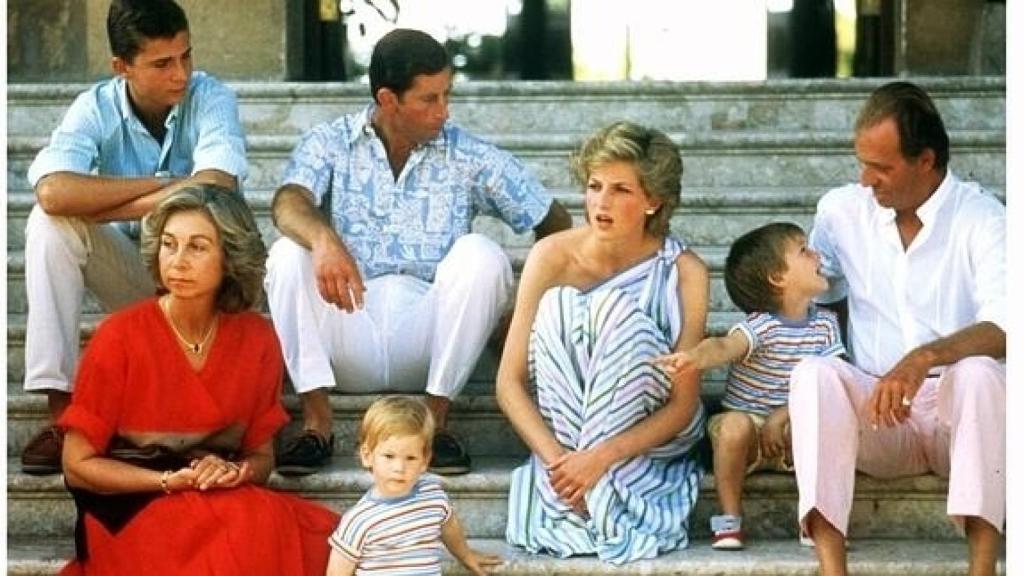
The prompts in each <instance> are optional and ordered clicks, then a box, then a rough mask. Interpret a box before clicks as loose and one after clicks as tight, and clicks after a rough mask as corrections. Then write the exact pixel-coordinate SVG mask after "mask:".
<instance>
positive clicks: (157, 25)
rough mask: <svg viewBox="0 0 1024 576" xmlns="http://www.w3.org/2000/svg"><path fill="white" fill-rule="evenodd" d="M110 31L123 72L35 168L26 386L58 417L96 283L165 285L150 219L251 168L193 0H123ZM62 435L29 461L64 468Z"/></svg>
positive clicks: (38, 445) (121, 291)
mask: <svg viewBox="0 0 1024 576" xmlns="http://www.w3.org/2000/svg"><path fill="white" fill-rule="evenodd" d="M107 35H108V38H109V40H110V48H111V52H112V53H113V60H112V66H113V69H114V72H115V74H116V76H115V77H114V78H112V79H110V80H106V81H104V82H100V83H99V84H96V85H95V86H93V87H91V88H90V89H88V90H86V91H85V92H83V93H81V94H79V95H78V97H77V98H76V99H75V101H74V103H73V104H72V105H71V107H70V108H69V109H68V111H67V113H66V114H65V116H64V119H63V120H62V121H61V124H60V126H58V127H57V129H56V130H54V132H53V135H52V137H51V138H50V142H49V144H48V145H47V146H46V147H45V148H43V149H42V150H40V152H39V154H38V155H37V156H36V158H35V161H33V162H32V166H31V167H30V168H29V171H28V179H29V182H30V183H31V184H32V186H33V187H34V189H35V193H36V199H37V202H38V203H37V205H36V206H35V207H34V208H33V209H32V212H31V213H30V214H29V218H28V224H27V225H26V228H25V288H26V292H27V297H28V308H29V312H28V318H27V327H26V335H25V389H26V390H27V391H32V392H43V391H45V392H46V393H47V395H48V400H49V407H50V417H51V419H52V421H53V422H56V421H57V419H58V418H59V417H60V414H61V413H62V412H63V411H64V408H66V407H67V405H68V402H69V401H70V398H71V389H72V382H73V376H74V370H75V366H76V365H77V362H78V346H79V334H78V326H79V321H80V316H81V309H82V297H83V296H84V294H85V290H86V289H89V290H90V291H92V292H93V294H95V295H96V296H97V298H98V299H99V300H100V302H101V303H102V304H103V305H104V306H106V307H107V308H108V309H117V308H120V307H121V306H124V305H125V304H128V303H130V302H133V301H135V300H137V299H138V298H141V297H144V296H150V295H152V294H153V293H154V289H155V288H154V285H153V280H152V276H151V275H150V273H149V272H148V271H147V270H146V268H145V266H144V265H143V263H142V259H141V256H140V254H139V248H138V246H137V244H136V242H134V241H133V239H132V236H137V220H138V218H140V217H142V216H143V215H145V214H146V213H148V212H149V211H150V210H151V209H152V208H153V207H154V206H155V205H156V204H157V203H158V202H159V201H160V200H161V199H163V198H164V197H165V196H167V195H168V194H170V193H171V192H173V191H175V190H177V189H179V188H181V187H183V186H186V185H191V184H196V183H210V184H220V185H222V186H225V187H228V188H231V189H237V183H238V181H239V179H240V178H242V177H243V176H244V175H245V172H246V161H245V142H244V136H243V134H242V128H241V126H240V124H239V121H238V106H237V104H236V101H235V95H234V94H233V93H232V92H231V91H230V90H229V89H228V88H226V87H225V86H224V85H222V84H221V83H220V82H218V81H217V80H215V79H214V78H213V77H211V76H207V75H206V74H204V73H202V72H193V71H192V45H191V41H190V38H189V31H188V19H187V18H186V16H185V13H184V11H182V9H181V7H179V6H178V5H177V4H175V3H174V2H173V0H146V1H142V0H114V1H113V2H112V3H111V5H110V10H109V12H108V14H107ZM112 222H116V223H117V224H116V225H115V224H110V223H112ZM133 232H136V234H133ZM182 328H183V331H184V332H186V334H185V336H187V337H192V336H197V335H198V336H199V337H197V338H196V340H199V339H200V338H201V330H202V328H196V329H195V330H192V329H191V328H192V327H189V326H183V327H182ZM62 443H63V437H62V434H61V432H60V431H59V430H57V429H55V428H54V427H53V426H52V425H51V426H49V427H47V428H46V429H44V430H43V431H42V432H40V433H39V434H37V435H36V437H35V438H33V439H32V440H31V441H30V442H29V443H28V445H27V446H26V448H25V451H24V452H23V453H22V469H23V470H24V471H25V472H27V473H35V474H50V473H55V472H57V471H59V470H60V456H61V448H62Z"/></svg>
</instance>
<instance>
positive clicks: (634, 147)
mask: <svg viewBox="0 0 1024 576" xmlns="http://www.w3.org/2000/svg"><path fill="white" fill-rule="evenodd" d="M611 162H629V163H631V164H633V166H635V167H636V173H637V176H638V178H639V180H640V185H641V186H643V189H644V191H645V192H646V193H647V195H648V196H649V197H650V198H651V199H653V200H656V201H658V202H660V204H661V205H660V206H659V208H658V210H657V211H656V212H655V213H654V214H653V215H651V216H648V217H647V222H646V223H645V225H644V229H645V230H646V231H647V232H648V233H649V234H651V235H653V236H656V237H659V238H664V237H665V236H667V235H668V232H669V222H670V221H671V219H672V212H673V211H674V210H675V209H676V206H678V205H679V194H680V191H681V190H682V178H683V159H682V157H681V156H680V155H679V148H678V147H677V146H676V145H675V143H674V142H672V140H671V139H670V138H669V137H668V136H666V135H665V133H664V132H661V131H660V130H655V129H654V128H647V127H645V126H640V125H638V124H634V123H632V122H616V123H614V124H612V125H610V126H607V127H605V128H602V129H601V130H599V131H598V132H597V133H595V134H593V135H592V136H590V137H589V138H587V140H586V141H585V142H583V145H582V146H580V149H579V151H578V152H576V153H575V154H574V155H573V157H572V167H573V172H574V173H575V176H576V179H577V180H578V181H579V183H580V184H582V185H583V186H584V187H585V186H586V185H587V180H589V179H590V173H591V172H592V171H593V170H594V168H596V167H598V166H603V165H605V164H609V163H611ZM588 219H589V216H588Z"/></svg>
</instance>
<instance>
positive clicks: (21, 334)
mask: <svg viewBox="0 0 1024 576" xmlns="http://www.w3.org/2000/svg"><path fill="white" fill-rule="evenodd" d="M263 314H264V316H266V317H267V318H268V319H269V318H270V316H269V314H268V313H266V312H264V313H263ZM105 316H106V314H99V313H94V314H83V315H82V321H81V323H80V329H79V334H80V335H81V338H82V341H83V342H84V341H85V340H86V339H87V338H88V337H89V336H90V335H92V333H93V332H95V330H96V325H97V324H98V323H99V321H100V320H101V319H102V318H104V317H105ZM25 317H26V315H25V314H8V315H7V347H8V348H11V347H12V345H18V344H21V345H24V342H25ZM742 318H743V313H742V312H738V311H735V310H729V311H725V310H723V311H718V310H713V311H711V312H709V313H708V321H707V332H708V334H709V335H723V334H725V332H726V330H728V329H729V328H730V327H731V326H732V325H733V324H735V323H736V322H738V321H739V320H741V319H742Z"/></svg>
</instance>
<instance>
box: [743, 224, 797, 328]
mask: <svg viewBox="0 0 1024 576" xmlns="http://www.w3.org/2000/svg"><path fill="white" fill-rule="evenodd" d="M803 236H804V231H803V229H801V228H800V227H799V226H797V225H796V224H792V223H790V222H773V223H771V224H766V225H764V226H761V227H760V228H756V229H754V230H751V231H750V232H747V233H746V234H744V235H742V236H740V237H739V238H737V239H736V241H735V242H733V243H732V246H730V247H729V255H728V256H726V258H725V290H726V292H728V293H729V298H730V299H732V301H733V304H735V305H736V306H738V307H739V308H740V310H743V311H744V312H746V313H747V314H750V313H751V312H778V311H779V309H780V308H781V307H782V299H781V294H779V291H778V290H777V289H776V288H775V287H774V286H772V283H771V282H769V277H770V276H771V275H772V274H778V273H780V272H785V271H786V242H787V241H789V240H794V239H798V238H802V237H803Z"/></svg>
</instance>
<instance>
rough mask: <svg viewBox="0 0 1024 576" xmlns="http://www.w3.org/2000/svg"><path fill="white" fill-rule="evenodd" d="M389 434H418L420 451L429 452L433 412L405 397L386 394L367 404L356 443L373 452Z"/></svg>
mask: <svg viewBox="0 0 1024 576" xmlns="http://www.w3.org/2000/svg"><path fill="white" fill-rule="evenodd" d="M392 436H419V437H420V438H421V439H422V440H423V450H424V451H425V452H427V453H429V452H430V444H431V440H432V439H433V438H434V415H433V414H431V413H430V410H428V409H427V405H426V404H424V403H423V401H421V400H419V399H417V398H411V397H409V396H386V397H384V398H381V399H379V400H377V401H375V402H374V403H373V404H371V405H370V408H369V409H368V410H367V411H366V415H365V416H363V423H362V425H361V426H360V427H359V445H360V447H361V448H362V449H364V450H367V451H371V452H372V451H373V449H374V448H376V447H377V444H380V443H381V442H384V441H385V440H387V439H388V438H390V437H392Z"/></svg>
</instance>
